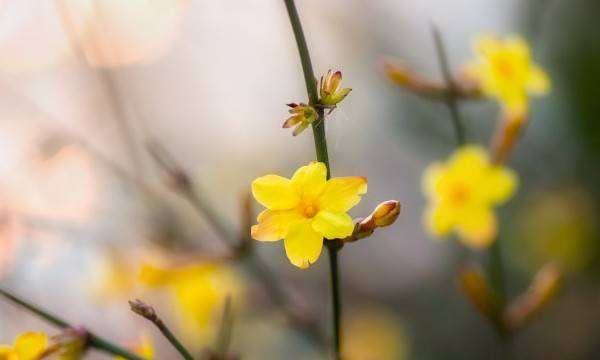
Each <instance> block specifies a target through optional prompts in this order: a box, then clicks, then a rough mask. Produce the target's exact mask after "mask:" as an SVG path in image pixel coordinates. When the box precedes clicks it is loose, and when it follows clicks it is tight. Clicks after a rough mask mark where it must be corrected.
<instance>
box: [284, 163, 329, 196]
mask: <svg viewBox="0 0 600 360" xmlns="http://www.w3.org/2000/svg"><path fill="white" fill-rule="evenodd" d="M326 181H327V167H326V166H325V164H323V163H322V162H316V161H313V162H311V163H310V164H308V165H305V166H302V167H301V168H299V169H298V170H296V172H295V173H294V176H292V184H293V185H294V188H295V189H296V191H297V192H298V193H299V194H301V196H306V197H316V196H318V195H319V194H321V192H323V189H324V188H325V184H326Z"/></svg>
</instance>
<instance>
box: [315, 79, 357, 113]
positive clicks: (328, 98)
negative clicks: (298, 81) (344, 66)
mask: <svg viewBox="0 0 600 360" xmlns="http://www.w3.org/2000/svg"><path fill="white" fill-rule="evenodd" d="M341 81H342V72H341V71H336V72H332V71H331V70H329V71H327V75H325V76H321V89H320V95H321V104H323V105H327V106H335V105H336V104H337V103H339V102H341V101H342V100H344V98H345V97H346V96H348V94H349V93H350V91H352V89H349V88H343V89H340V83H341Z"/></svg>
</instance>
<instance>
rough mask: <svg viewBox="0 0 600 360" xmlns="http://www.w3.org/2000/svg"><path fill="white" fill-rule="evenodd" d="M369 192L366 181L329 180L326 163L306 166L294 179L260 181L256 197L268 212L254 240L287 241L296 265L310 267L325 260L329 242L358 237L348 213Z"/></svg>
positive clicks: (254, 230) (256, 184)
mask: <svg viewBox="0 0 600 360" xmlns="http://www.w3.org/2000/svg"><path fill="white" fill-rule="evenodd" d="M366 192H367V179H366V178H364V177H338V178H333V179H330V180H327V168H326V167H325V164H323V163H320V162H312V163H310V164H309V165H306V166H303V167H301V168H300V169H298V170H297V171H296V172H295V173H294V176H292V178H291V179H287V178H284V177H281V176H278V175H266V176H263V177H260V178H258V179H256V180H254V182H253V183H252V194H253V195H254V197H255V198H256V200H257V201H258V202H259V203H260V204H262V205H263V206H265V207H266V208H267V210H265V211H263V212H262V213H260V215H258V219H257V220H258V224H257V225H254V226H253V227H252V238H254V239H256V240H259V241H277V240H280V239H284V243H285V251H286V254H287V256H288V258H289V259H290V261H291V263H292V264H294V265H296V266H298V267H300V268H307V267H308V266H309V265H310V264H312V263H314V262H316V261H317V259H318V258H319V255H320V254H321V249H322V247H323V238H326V239H338V238H344V237H346V236H349V235H350V234H352V231H353V229H354V223H353V221H352V218H351V217H350V216H349V215H348V214H347V213H346V212H347V211H348V210H350V209H351V208H352V207H354V206H355V205H356V204H358V203H359V202H360V197H361V195H363V194H365V193H366Z"/></svg>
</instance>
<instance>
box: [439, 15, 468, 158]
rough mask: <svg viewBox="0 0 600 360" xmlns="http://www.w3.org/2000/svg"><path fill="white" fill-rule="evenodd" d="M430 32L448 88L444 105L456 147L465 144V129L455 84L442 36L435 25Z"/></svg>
mask: <svg viewBox="0 0 600 360" xmlns="http://www.w3.org/2000/svg"><path fill="white" fill-rule="evenodd" d="M431 32H432V34H433V42H434V43H435V50H436V52H437V56H438V60H439V63H440V68H441V70H442V76H444V81H445V82H446V87H448V90H449V91H448V92H447V95H446V105H448V109H449V110H450V115H451V119H452V124H453V126H454V132H455V133H456V141H457V143H458V145H459V146H460V145H464V144H465V142H466V135H465V127H464V126H463V123H462V119H461V116H460V111H459V110H458V100H457V99H456V84H454V80H453V79H452V73H451V71H450V64H449V62H448V56H447V54H446V47H445V46H444V41H443V40H442V35H441V34H440V31H439V29H438V28H437V27H435V25H432V28H431Z"/></svg>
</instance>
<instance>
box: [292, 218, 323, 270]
mask: <svg viewBox="0 0 600 360" xmlns="http://www.w3.org/2000/svg"><path fill="white" fill-rule="evenodd" d="M284 243H285V253H286V254H287V257H288V258H289V259H290V262H291V263H292V264H294V265H295V266H297V267H299V268H301V269H306V268H307V267H309V265H310V264H314V263H315V262H316V261H317V259H318V258H319V255H321V249H322V248H323V236H322V235H321V234H319V233H317V232H316V231H314V230H313V228H312V226H311V222H310V221H303V222H300V223H297V224H295V225H294V226H292V227H291V228H290V231H288V233H287V235H286V237H285V240H284Z"/></svg>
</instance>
